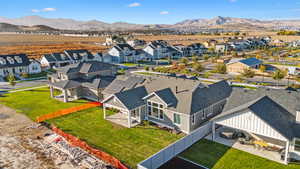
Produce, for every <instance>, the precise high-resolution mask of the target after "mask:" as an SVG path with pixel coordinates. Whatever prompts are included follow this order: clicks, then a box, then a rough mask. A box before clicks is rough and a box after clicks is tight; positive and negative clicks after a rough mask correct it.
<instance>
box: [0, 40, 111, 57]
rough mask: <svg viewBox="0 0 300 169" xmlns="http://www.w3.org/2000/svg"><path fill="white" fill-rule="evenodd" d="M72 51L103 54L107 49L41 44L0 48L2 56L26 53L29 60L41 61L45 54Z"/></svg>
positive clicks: (88, 45)
mask: <svg viewBox="0 0 300 169" xmlns="http://www.w3.org/2000/svg"><path fill="white" fill-rule="evenodd" d="M71 49H73V50H74V49H87V50H89V51H91V52H95V53H96V52H103V51H105V50H106V49H107V48H106V47H105V46H97V45H91V44H79V43H57V44H39V45H12V46H0V54H18V53H25V54H27V55H28V57H29V58H36V59H40V58H41V57H42V55H43V54H50V53H54V52H63V51H64V50H71Z"/></svg>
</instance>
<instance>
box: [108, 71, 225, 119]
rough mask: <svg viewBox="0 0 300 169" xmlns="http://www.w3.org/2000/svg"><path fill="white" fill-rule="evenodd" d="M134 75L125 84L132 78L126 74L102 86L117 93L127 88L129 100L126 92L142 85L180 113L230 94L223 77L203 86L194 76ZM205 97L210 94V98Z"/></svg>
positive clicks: (211, 102)
mask: <svg viewBox="0 0 300 169" xmlns="http://www.w3.org/2000/svg"><path fill="white" fill-rule="evenodd" d="M135 78H137V79H136V80H135V81H134V83H132V85H128V86H126V85H125V84H126V82H128V79H131V77H130V76H125V77H124V81H123V80H122V79H120V78H117V79H116V80H115V81H113V82H112V83H111V84H110V85H109V86H108V87H107V88H106V89H105V90H104V93H106V94H117V93H122V92H123V91H128V92H126V94H128V96H127V99H128V100H130V99H131V97H129V95H130V96H132V95H134V92H135V90H131V89H134V88H138V87H141V86H142V87H144V88H145V90H146V95H145V96H149V95H151V94H155V95H157V96H158V97H159V98H160V99H162V100H163V101H164V102H165V103H167V104H168V108H167V109H169V110H172V111H176V112H180V113H185V114H192V113H196V112H198V111H199V110H201V109H203V108H205V107H207V106H209V105H210V104H213V103H216V102H218V101H220V100H223V99H225V98H226V97H228V96H229V92H230V91H231V90H230V88H231V87H230V86H229V84H228V83H227V82H224V81H221V82H218V83H216V84H214V85H208V86H205V85H202V84H201V83H200V82H199V81H197V80H187V79H181V78H173V77H167V76H157V77H148V78H145V79H144V78H142V79H143V80H141V79H140V80H138V78H141V77H134V78H133V79H135ZM124 83H125V84H124ZM201 88H202V89H201ZM130 92H132V93H130ZM129 93H130V94H129ZM124 97H125V96H124ZM206 97H209V99H207V98H206ZM203 98H206V99H203ZM143 99H144V98H142V97H141V98H140V100H141V101H143ZM124 104H126V103H124Z"/></svg>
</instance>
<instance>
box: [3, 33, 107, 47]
mask: <svg viewBox="0 0 300 169" xmlns="http://www.w3.org/2000/svg"><path fill="white" fill-rule="evenodd" d="M104 41H105V38H103V37H71V36H59V35H35V34H0V46H2V45H24V44H25V45H27V44H35V45H39V44H53V43H96V42H97V43H103V42H104Z"/></svg>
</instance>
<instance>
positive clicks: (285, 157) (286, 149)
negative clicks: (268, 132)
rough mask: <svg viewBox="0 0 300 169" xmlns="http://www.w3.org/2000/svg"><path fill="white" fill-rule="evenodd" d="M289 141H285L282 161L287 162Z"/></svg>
mask: <svg viewBox="0 0 300 169" xmlns="http://www.w3.org/2000/svg"><path fill="white" fill-rule="evenodd" d="M289 148H290V142H289V141H287V142H286V145H285V156H284V163H285V164H288V154H289Z"/></svg>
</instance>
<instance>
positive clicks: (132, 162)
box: [50, 108, 183, 168]
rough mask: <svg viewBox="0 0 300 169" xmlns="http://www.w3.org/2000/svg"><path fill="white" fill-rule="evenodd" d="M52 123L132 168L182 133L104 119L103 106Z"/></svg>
mask: <svg viewBox="0 0 300 169" xmlns="http://www.w3.org/2000/svg"><path fill="white" fill-rule="evenodd" d="M50 122H51V123H53V124H55V125H56V126H58V127H59V128H61V129H63V130H64V131H67V132H68V133H71V134H73V135H75V136H77V137H79V138H80V139H82V140H85V141H87V142H88V143H89V145H92V146H94V147H96V148H98V149H101V150H103V151H105V152H107V153H109V154H111V155H113V156H115V157H117V158H118V159H119V160H121V161H122V162H124V163H125V164H127V165H129V166H130V167H132V168H136V165H137V164H138V163H139V162H141V161H142V160H144V159H146V158H148V157H150V156H151V155H153V154H154V153H156V152H158V151H159V150H161V149H162V148H164V147H166V146H167V145H169V144H171V143H172V142H175V141H176V140H178V139H179V138H181V137H182V136H183V135H176V134H172V133H169V132H167V131H164V130H161V129H158V128H156V127H154V126H150V125H140V126H136V127H134V128H125V127H121V126H118V125H115V124H113V123H111V122H109V121H107V120H104V118H103V110H102V108H92V109H89V110H85V111H82V112H77V113H73V114H70V115H67V116H64V117H60V118H57V119H53V120H50Z"/></svg>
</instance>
